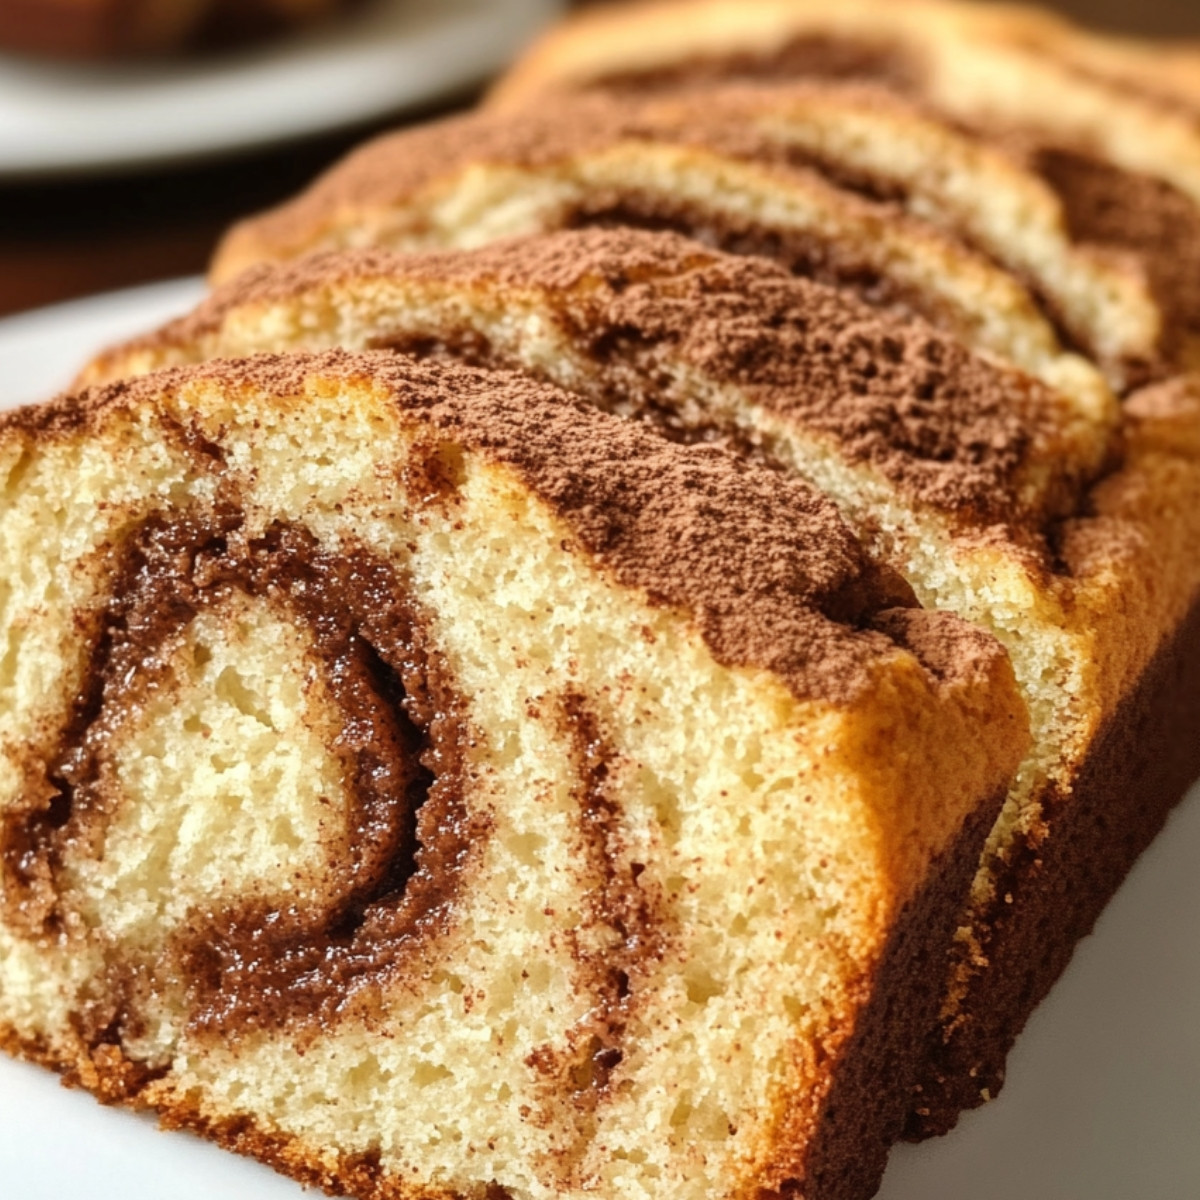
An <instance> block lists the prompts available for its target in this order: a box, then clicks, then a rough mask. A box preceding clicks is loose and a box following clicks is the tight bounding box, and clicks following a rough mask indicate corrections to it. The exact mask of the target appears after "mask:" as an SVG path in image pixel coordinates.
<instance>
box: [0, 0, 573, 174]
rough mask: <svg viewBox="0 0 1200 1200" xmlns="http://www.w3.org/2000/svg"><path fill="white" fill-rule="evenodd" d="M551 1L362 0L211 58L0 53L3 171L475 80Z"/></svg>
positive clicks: (133, 149)
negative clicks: (111, 61)
mask: <svg viewBox="0 0 1200 1200" xmlns="http://www.w3.org/2000/svg"><path fill="white" fill-rule="evenodd" d="M560 6H561V2H560V0H373V2H372V3H371V4H369V5H368V6H366V7H365V8H364V9H363V10H362V11H361V12H358V13H351V14H349V15H347V16H346V17H344V18H343V19H342V20H340V21H337V22H333V23H330V24H329V25H326V26H322V27H320V28H316V29H313V30H310V31H308V32H305V33H301V34H297V35H294V36H292V37H289V38H285V39H282V40H279V41H276V42H271V43H267V44H264V45H263V46H261V47H257V48H254V49H248V50H244V51H239V52H236V53H230V54H227V55H225V56H222V57H219V58H212V59H201V60H197V61H189V60H184V61H182V62H176V63H170V64H135V65H99V66H92V65H74V64H71V65H61V64H46V63H39V62H34V61H32V60H27V59H19V58H13V57H10V56H4V57H0V179H6V178H7V179H14V178H20V177H22V176H39V175H51V174H61V173H66V172H75V171H92V170H101V169H102V170H111V169H114V168H118V167H120V168H126V167H133V166H140V165H146V164H151V163H158V162H168V161H177V160H181V159H188V158H195V157H198V156H202V155H208V154H214V153H219V152H225V151H232V150H240V149H246V148H248V147H253V146H261V145H266V144H268V143H271V142H275V141H279V140H282V139H285V138H289V137H296V136H300V135H305V134H316V133H321V132H325V131H328V130H331V129H337V128H339V127H341V126H344V125H350V124H353V123H355V122H360V121H367V120H370V119H371V118H374V117H380V116H385V115H387V114H388V113H391V112H395V111H398V110H399V109H401V108H404V107H407V106H412V105H416V104H423V103H428V102H431V101H434V100H437V99H440V98H443V97H446V96H449V95H452V94H453V93H454V92H456V91H460V90H461V89H463V88H466V87H469V86H471V85H473V84H475V83H478V82H480V81H481V80H483V79H485V78H486V77H487V76H488V75H490V74H492V73H493V72H494V71H496V70H497V69H498V68H499V67H501V66H502V65H503V64H504V63H506V62H507V61H508V60H509V59H510V58H512V56H513V55H514V54H515V53H516V51H517V50H519V49H520V48H521V47H522V46H523V45H524V44H525V43H526V42H527V41H528V40H529V39H530V38H531V37H532V36H533V34H534V33H535V32H536V31H537V30H538V29H539V28H540V27H541V26H542V25H543V24H545V22H546V21H547V20H549V19H550V18H551V17H552V16H553V15H554V14H555V12H557V10H558V9H559V8H560Z"/></svg>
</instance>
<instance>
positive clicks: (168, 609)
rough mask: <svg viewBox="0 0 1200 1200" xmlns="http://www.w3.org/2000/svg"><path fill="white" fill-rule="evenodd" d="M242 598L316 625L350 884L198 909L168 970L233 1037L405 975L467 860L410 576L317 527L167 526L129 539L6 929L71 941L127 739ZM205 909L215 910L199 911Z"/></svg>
mask: <svg viewBox="0 0 1200 1200" xmlns="http://www.w3.org/2000/svg"><path fill="white" fill-rule="evenodd" d="M234 592H241V593H243V594H245V595H248V596H251V597H254V598H259V599H262V600H265V601H267V602H268V603H269V604H270V605H271V606H272V607H274V608H276V609H281V610H283V611H284V612H285V613H286V614H287V617H288V619H289V620H291V621H293V622H295V623H297V624H303V625H304V626H306V627H307V629H308V630H309V631H310V636H311V643H312V646H313V648H314V653H315V655H316V658H317V660H318V665H319V669H320V671H321V674H322V677H323V679H324V683H325V685H326V691H327V694H328V695H329V696H330V697H331V698H332V700H333V702H334V703H335V705H336V707H337V710H338V716H339V717H340V721H341V733H340V735H339V737H338V738H337V739H336V745H335V746H334V748H333V749H334V751H335V752H336V753H337V755H338V756H339V757H340V759H341V761H342V764H343V777H344V779H345V792H346V797H347V801H346V811H345V812H344V814H343V817H342V820H341V822H340V823H339V824H338V828H337V830H336V831H335V832H334V833H333V834H332V835H331V840H330V843H329V845H327V846H326V848H325V849H326V853H327V855H328V856H329V857H330V858H332V859H333V860H334V861H335V863H336V871H335V872H334V873H333V877H334V878H336V880H337V883H336V886H335V887H332V888H330V890H329V892H328V894H326V895H325V896H323V897H322V898H321V901H320V902H318V903H316V904H313V905H310V906H306V910H305V911H298V910H297V908H296V906H292V907H289V908H286V909H281V908H278V907H272V906H269V905H266V904H264V903H262V902H251V903H247V904H246V905H244V906H242V907H240V908H239V907H237V906H235V907H232V908H227V909H226V910H224V911H219V912H215V913H213V912H211V911H203V912H202V911H199V909H197V910H196V911H193V913H192V916H191V917H190V918H189V919H188V920H187V921H186V922H185V923H184V926H183V927H182V928H181V929H178V930H177V931H176V932H175V934H174V935H173V936H172V938H171V941H170V943H169V946H168V949H167V959H168V960H169V961H168V962H167V963H166V964H165V966H160V967H159V968H158V969H160V970H166V971H167V972H168V973H170V974H172V975H173V976H174V977H175V978H182V979H184V980H186V982H187V986H188V990H189V993H190V999H191V1010H190V1016H189V1020H190V1024H191V1025H192V1027H193V1028H197V1029H213V1030H219V1031H220V1032H221V1033H223V1034H230V1033H233V1032H236V1031H238V1030H240V1029H245V1028H252V1027H259V1026H277V1025H280V1024H284V1023H288V1022H294V1021H296V1020H302V1019H311V1018H317V1019H323V1018H324V1019H327V1018H328V1017H329V1016H330V1015H332V1013H333V1012H334V1011H335V1010H336V1009H338V1008H340V1007H342V1006H343V1005H344V1004H345V1002H346V1001H347V1000H348V999H349V998H352V997H354V996H355V995H357V994H358V993H360V992H362V991H363V989H364V988H367V987H369V986H370V985H372V984H376V983H379V982H381V981H382V980H384V979H385V978H389V977H391V976H392V975H394V974H395V973H396V972H398V971H400V970H402V969H403V966H404V964H405V961H406V960H407V959H408V958H410V957H411V955H412V953H413V952H414V950H415V949H416V948H417V946H418V945H419V944H420V943H422V942H424V941H426V940H427V939H428V938H429V937H431V936H433V935H434V934H436V932H437V931H438V930H439V928H441V927H443V926H444V925H445V923H446V921H447V920H448V919H449V917H450V913H451V908H452V906H453V902H454V899H455V897H456V894H457V891H458V887H459V882H460V876H461V871H462V868H463V867H464V865H465V862H466V859H467V856H468V852H469V850H470V848H471V845H472V843H473V842H475V841H476V840H477V839H478V838H479V837H480V836H481V835H482V833H483V832H484V830H483V829H482V828H481V827H480V821H479V819H478V818H473V817H471V816H470V815H469V814H468V813H467V809H466V805H465V800H464V795H463V787H464V781H463V762H462V746H463V743H464V739H465V738H466V737H467V736H468V735H467V732H466V725H465V721H464V719H463V716H462V711H463V706H462V703H461V701H460V699H459V697H458V696H457V694H456V693H455V690H454V687H453V684H452V681H451V680H450V679H449V677H448V674H447V670H446V668H445V666H444V664H443V663H442V662H441V661H440V659H439V657H438V656H437V654H436V653H435V652H433V651H432V650H431V649H430V647H429V645H428V640H427V637H426V635H425V633H424V630H423V624H422V620H421V615H420V612H419V607H418V605H417V603H416V602H415V600H414V598H413V597H412V595H411V592H410V589H409V587H408V585H407V584H406V583H405V581H403V580H402V579H400V578H399V577H398V576H397V574H396V572H395V570H394V569H393V568H392V567H390V566H389V565H387V564H386V563H384V562H382V561H381V560H379V559H378V558H376V557H375V556H373V555H371V554H370V553H368V552H366V551H365V550H358V549H351V550H348V551H345V552H343V553H341V554H338V555H336V556H335V555H332V554H330V553H328V552H326V551H324V550H322V549H321V548H320V547H319V546H318V545H317V543H316V542H315V539H314V538H313V537H312V535H311V534H310V533H308V532H307V531H306V530H305V529H303V528H301V527H298V526H292V525H283V524H281V525H276V526H274V527H272V528H271V529H269V530H268V531H267V533H266V534H265V535H264V536H263V537H261V538H254V539H250V538H247V537H246V536H245V533H244V530H243V528H242V519H241V517H240V514H239V513H238V512H237V511H236V510H234V509H232V508H227V509H223V510H220V511H218V512H217V513H215V514H209V513H203V514H202V513H191V514H185V515H182V516H171V517H158V516H156V517H151V518H150V519H149V520H147V521H146V522H145V523H144V524H143V525H142V527H141V528H140V529H139V530H138V531H137V533H136V534H135V535H134V536H133V537H132V538H131V539H130V540H129V542H128V543H127V546H126V549H125V551H124V561H123V562H122V565H121V567H120V568H119V570H118V572H117V575H116V578H115V580H114V585H113V588H112V600H111V601H110V603H109V605H108V608H107V610H106V612H105V613H104V615H103V619H102V620H101V621H100V623H99V629H100V632H99V633H98V635H97V636H96V637H95V638H94V641H93V644H92V647H91V650H90V657H89V665H88V670H87V672H86V681H85V683H84V685H83V687H82V689H81V692H80V694H79V696H78V697H77V699H76V701H75V704H74V706H73V711H72V712H71V714H70V716H69V718H68V720H67V722H66V725H65V727H64V730H63V733H62V734H61V737H60V740H59V744H58V746H57V748H56V750H55V751H54V752H53V754H51V755H50V756H49V757H48V759H47V762H48V764H49V765H48V766H47V767H45V768H44V770H43V771H40V772H39V773H38V774H37V776H36V777H33V778H31V779H30V781H29V785H28V791H27V795H28V796H29V803H28V805H27V807H26V808H24V809H23V810H16V811H14V812H12V813H10V814H9V815H8V817H7V818H6V821H5V823H4V827H3V830H2V836H3V870H4V883H5V894H6V901H7V907H8V910H9V918H10V920H11V921H12V923H13V925H14V926H15V927H16V928H21V929H24V930H25V931H26V933H27V935H28V936H31V937H39V936H44V935H54V934H57V933H58V932H60V931H61V930H63V929H65V928H68V927H70V925H71V922H70V919H69V918H70V915H71V914H70V912H69V904H70V900H69V895H68V893H67V891H66V889H64V888H63V887H61V886H60V878H59V876H60V874H61V871H62V868H63V865H64V863H65V862H66V861H67V859H68V858H72V859H78V858H80V857H87V856H89V855H90V854H91V853H92V852H93V851H94V850H95V849H96V847H97V846H98V845H99V844H100V843H101V842H102V839H103V833H104V828H105V825H106V822H107V821H108V819H109V818H110V817H111V816H112V815H113V813H114V812H115V811H116V809H117V807H118V806H119V805H120V803H121V800H122V797H121V795H120V793H119V791H118V790H117V789H116V788H114V786H113V779H114V773H113V770H112V764H111V759H110V753H111V748H112V744H113V741H114V739H115V738H116V736H117V735H118V733H119V730H120V729H121V727H122V726H123V725H124V724H125V723H127V722H128V721H129V720H130V719H131V718H133V717H134V716H135V715H136V713H137V711H138V709H139V706H140V705H141V704H142V703H143V702H144V701H145V699H146V698H147V697H148V696H149V695H150V694H151V693H152V692H154V691H155V690H156V689H160V688H161V687H163V686H164V685H166V684H167V683H168V682H169V680H168V678H167V677H168V675H169V659H170V648H171V645H172V643H173V642H175V641H177V640H178V638H179V637H180V636H181V635H182V634H183V632H184V631H185V630H186V628H187V626H188V625H189V623H190V622H191V621H192V620H193V619H194V618H195V617H196V615H197V614H198V613H200V612H201V611H202V610H204V609H206V608H211V607H212V606H214V605H217V604H219V603H221V601H222V600H223V599H226V598H228V597H229V596H230V595H231V594H232V593H234ZM200 907H203V906H200Z"/></svg>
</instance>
